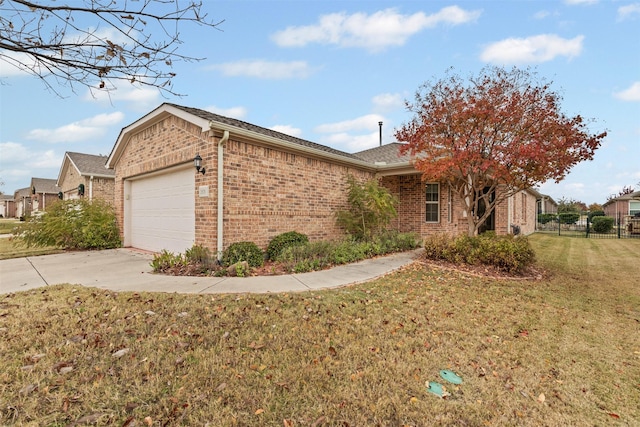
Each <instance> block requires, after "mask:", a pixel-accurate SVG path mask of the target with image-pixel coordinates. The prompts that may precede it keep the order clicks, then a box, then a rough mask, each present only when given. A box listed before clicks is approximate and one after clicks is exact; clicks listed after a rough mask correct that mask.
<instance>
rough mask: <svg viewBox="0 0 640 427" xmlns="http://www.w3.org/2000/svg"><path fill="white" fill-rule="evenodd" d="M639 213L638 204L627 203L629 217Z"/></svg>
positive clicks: (639, 207) (639, 205) (639, 204)
mask: <svg viewBox="0 0 640 427" xmlns="http://www.w3.org/2000/svg"><path fill="white" fill-rule="evenodd" d="M637 213H640V202H632V201H629V215H632V216H633V215H635V214H637Z"/></svg>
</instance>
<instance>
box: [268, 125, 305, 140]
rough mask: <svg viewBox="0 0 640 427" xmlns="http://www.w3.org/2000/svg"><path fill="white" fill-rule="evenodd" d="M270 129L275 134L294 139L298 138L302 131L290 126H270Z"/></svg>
mask: <svg viewBox="0 0 640 427" xmlns="http://www.w3.org/2000/svg"><path fill="white" fill-rule="evenodd" d="M270 129H272V130H275V131H276V132H281V133H284V134H287V135H291V136H295V137H296V138H300V135H302V129H300V128H296V127H293V126H291V125H275V126H271V128H270Z"/></svg>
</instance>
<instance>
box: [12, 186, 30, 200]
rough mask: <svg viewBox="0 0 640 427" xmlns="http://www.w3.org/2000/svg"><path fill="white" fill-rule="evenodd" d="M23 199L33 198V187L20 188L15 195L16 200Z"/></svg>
mask: <svg viewBox="0 0 640 427" xmlns="http://www.w3.org/2000/svg"><path fill="white" fill-rule="evenodd" d="M21 197H31V187H26V188H19V189H17V190H16V191H15V193H13V198H14V200H15V199H19V198H21Z"/></svg>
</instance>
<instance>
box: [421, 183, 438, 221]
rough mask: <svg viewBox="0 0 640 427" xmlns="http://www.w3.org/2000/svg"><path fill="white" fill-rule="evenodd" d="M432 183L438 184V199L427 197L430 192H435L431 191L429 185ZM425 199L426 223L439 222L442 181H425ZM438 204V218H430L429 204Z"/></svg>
mask: <svg viewBox="0 0 640 427" xmlns="http://www.w3.org/2000/svg"><path fill="white" fill-rule="evenodd" d="M431 185H435V186H436V189H437V191H436V195H437V197H436V200H435V201H433V200H429V198H428V197H427V195H428V194H433V193H429V192H428V189H429V186H431ZM424 199H425V204H424V220H425V222H426V223H429V224H438V223H440V183H439V182H427V183H425V187H424ZM430 205H431V206H433V205H435V206H436V217H437V219H436V220H435V221H433V220H430V219H429V213H430V212H429V209H428V208H427V207H428V206H430Z"/></svg>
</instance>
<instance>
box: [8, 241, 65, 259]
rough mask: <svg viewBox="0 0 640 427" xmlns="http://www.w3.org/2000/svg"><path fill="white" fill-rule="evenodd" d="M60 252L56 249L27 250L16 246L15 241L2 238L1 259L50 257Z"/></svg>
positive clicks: (21, 246)
mask: <svg viewBox="0 0 640 427" xmlns="http://www.w3.org/2000/svg"><path fill="white" fill-rule="evenodd" d="M59 252H62V250H61V249H58V248H55V247H46V248H26V247H24V246H23V245H16V244H14V242H13V239H11V238H10V237H3V238H0V259H9V258H22V257H27V256H38V255H49V254H55V253H59Z"/></svg>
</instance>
